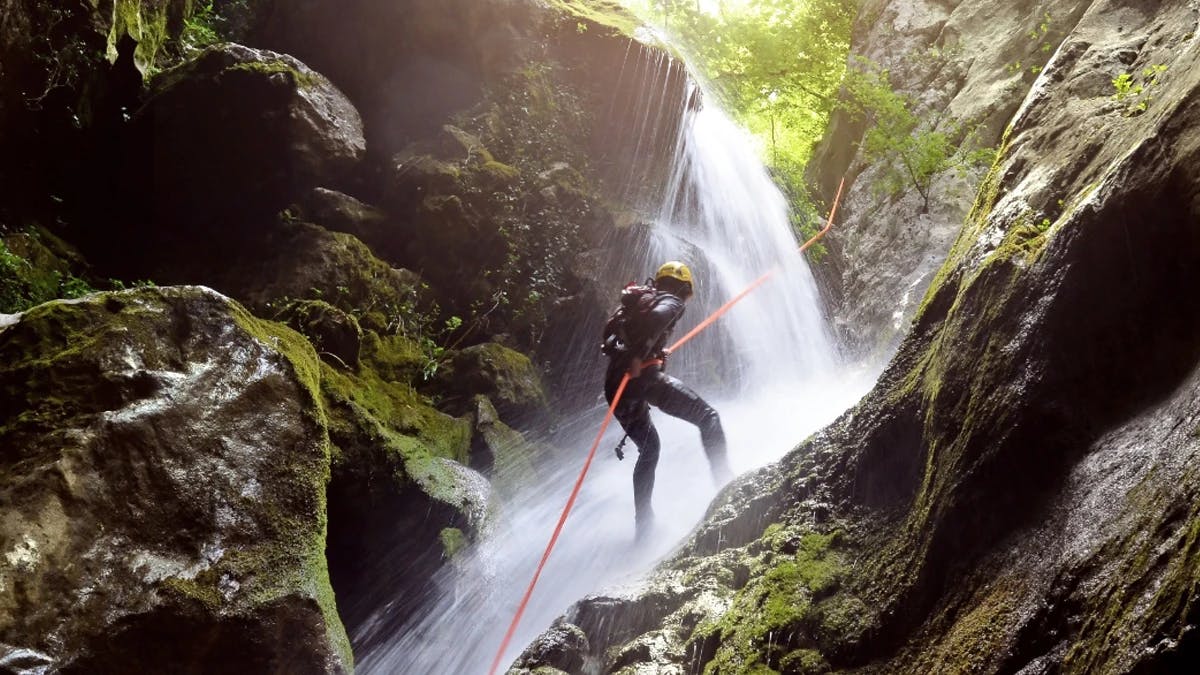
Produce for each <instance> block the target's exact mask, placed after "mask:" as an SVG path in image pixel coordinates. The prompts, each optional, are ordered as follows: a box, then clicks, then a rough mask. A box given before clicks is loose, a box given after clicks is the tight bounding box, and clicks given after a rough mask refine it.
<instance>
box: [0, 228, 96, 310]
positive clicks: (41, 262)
mask: <svg viewBox="0 0 1200 675" xmlns="http://www.w3.org/2000/svg"><path fill="white" fill-rule="evenodd" d="M86 273H87V268H86V265H85V264H84V262H83V259H82V257H80V255H79V254H78V253H77V252H76V251H75V250H74V249H73V248H71V247H70V246H69V245H68V244H66V243H65V242H63V241H62V240H60V239H58V238H57V237H55V236H54V235H52V234H50V233H49V232H47V231H45V230H42V229H35V230H33V231H30V232H17V233H14V234H9V235H5V236H4V237H0V313H11V312H19V311H21V310H25V309H28V308H30V307H33V306H34V305H37V304H40V303H43V302H46V301H48V300H53V299H55V298H66V297H75V296H76V295H80V294H82V291H90V290H91V288H90V287H89V286H88V285H87V283H86V282H84V281H83V280H82V279H81V278H80V276H76V275H85V274H86Z"/></svg>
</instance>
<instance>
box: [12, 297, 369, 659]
mask: <svg viewBox="0 0 1200 675" xmlns="http://www.w3.org/2000/svg"><path fill="white" fill-rule="evenodd" d="M318 364H319V361H318V360H317V358H316V355H315V354H314V353H313V351H312V348H311V347H309V346H308V344H307V343H306V342H305V341H304V340H303V338H301V337H300V336H299V335H298V334H296V333H294V332H292V331H290V330H288V329H287V328H284V327H283V326H280V325H278V324H272V323H267V322H262V321H259V320H257V319H255V318H253V317H251V316H250V315H249V314H248V313H246V311H245V310H243V309H242V308H241V307H240V306H238V305H237V304H235V303H233V302H232V301H230V300H228V299H227V298H225V297H223V296H221V295H219V294H217V293H215V292H213V291H211V290H208V289H204V288H195V287H192V288H163V289H142V290H137V291H127V292H121V293H106V294H100V295H93V296H88V297H86V298H84V299H81V300H76V301H56V302H51V303H48V304H44V305H40V306H38V307H36V308H34V309H31V310H29V311H28V312H26V313H24V314H22V315H19V316H17V317H15V318H13V319H11V322H6V325H5V326H4V327H3V328H0V409H3V410H4V411H5V415H4V417H3V426H0V472H2V475H3V480H2V481H0V495H2V497H0V541H3V542H4V544H3V546H4V551H3V553H4V555H3V556H0V661H2V662H4V663H11V662H14V661H13V659H18V660H20V662H22V663H28V664H29V667H30V668H33V669H34V670H37V669H38V668H43V667H45V668H49V669H51V670H62V671H63V672H130V671H137V672H170V671H179V670H189V671H194V672H218V671H224V670H229V669H231V668H237V669H250V670H254V671H255V672H265V673H284V672H289V673H293V672H300V673H330V672H350V671H351V670H352V665H351V655H350V651H349V643H348V641H347V639H346V633H345V631H344V630H343V628H342V624H341V621H340V620H339V618H338V614H337V611H336V609H335V606H334V598H333V592H332V589H331V587H330V583H329V577H328V572H327V569H326V563H325V555H324V551H325V526H326V521H325V483H326V481H327V480H328V477H329V465H330V446H329V440H328V437H327V435H326V431H325V426H324V424H325V422H324V414H323V412H322V409H321V406H320V400H319V398H318V396H319V390H318V387H319V384H318V377H319V374H318ZM266 411H269V413H268V412H266Z"/></svg>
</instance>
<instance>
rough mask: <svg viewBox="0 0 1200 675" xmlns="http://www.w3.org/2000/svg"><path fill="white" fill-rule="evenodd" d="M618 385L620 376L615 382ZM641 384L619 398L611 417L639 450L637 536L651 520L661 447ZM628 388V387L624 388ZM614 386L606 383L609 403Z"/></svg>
mask: <svg viewBox="0 0 1200 675" xmlns="http://www.w3.org/2000/svg"><path fill="white" fill-rule="evenodd" d="M617 383H618V384H619V379H618V381H617ZM639 390H640V387H637V388H633V391H632V392H630V393H627V394H625V395H623V396H622V397H621V401H620V403H618V404H617V409H616V411H614V416H615V417H616V418H617V422H618V423H620V425H621V428H622V429H624V430H625V433H627V434H629V438H630V440H632V441H633V443H634V445H636V446H637V449H638V458H637V464H635V465H634V467H633V506H634V520H635V524H636V526H637V533H638V537H639V538H640V537H642V536H645V535H646V534H647V533H648V532H649V530H650V524H651V523H652V522H653V521H654V509H653V507H652V506H651V495H652V494H653V492H654V470H655V468H656V467H657V466H658V453H659V448H660V446H661V444H660V441H659V438H658V430H657V429H655V428H654V423H653V422H651V421H650V406H649V405H647V404H646V401H645V400H644V399H643V398H641V397H640V393H641V392H640V391H639ZM627 391H629V390H627ZM615 392H616V386H615V385H614V386H607V383H606V386H605V392H604V393H605V398H606V399H608V401H609V402H610V403H611V402H612V397H613V395H614V394H615Z"/></svg>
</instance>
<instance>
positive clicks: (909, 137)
mask: <svg viewBox="0 0 1200 675" xmlns="http://www.w3.org/2000/svg"><path fill="white" fill-rule="evenodd" d="M846 91H847V93H848V94H849V96H848V97H847V99H846V102H845V104H844V105H845V107H846V109H847V110H848V111H849V112H850V113H851V114H852V115H855V116H857V117H860V118H865V119H866V121H867V125H868V126H867V131H866V133H865V134H864V136H863V141H862V149H863V153H864V156H865V158H866V159H867V160H868V161H870V162H873V163H876V164H879V165H881V166H882V168H883V174H882V177H881V180H880V182H879V186H880V189H881V191H882V192H883V193H884V194H889V195H894V194H897V193H899V192H901V191H902V190H904V189H906V188H909V187H911V188H913V189H915V190H916V191H917V193H918V194H920V195H921V198H922V200H923V204H922V213H925V212H928V210H929V198H930V188H931V186H932V184H933V180H934V178H936V177H937V176H939V175H941V174H942V173H944V172H946V171H949V170H951V169H959V170H964V171H965V170H967V169H969V168H971V167H974V166H981V165H982V166H986V165H987V164H988V163H990V162H991V160H992V159H993V158H994V157H995V152H994V151H993V150H991V149H988V148H980V147H978V144H977V143H976V142H975V140H974V139H975V134H974V133H973V132H972V131H970V130H968V129H966V128H964V126H963V125H962V124H960V123H958V122H954V121H948V120H946V118H945V116H944V115H945V114H944V112H943V113H939V114H938V115H937V116H928V115H922V114H919V113H918V112H917V110H916V108H917V105H916V102H915V101H914V100H912V99H911V98H910V97H908V96H905V95H904V94H901V93H898V92H896V91H895V90H894V89H892V86H891V84H890V82H889V80H888V71H886V70H882V69H880V68H879V66H877V65H876V64H874V63H871V62H870V61H867V60H865V59H859V60H858V61H857V62H856V67H855V68H852V69H851V70H850V71H848V72H847V74H846Z"/></svg>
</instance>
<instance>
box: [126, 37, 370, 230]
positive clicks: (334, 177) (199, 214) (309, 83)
mask: <svg viewBox="0 0 1200 675" xmlns="http://www.w3.org/2000/svg"><path fill="white" fill-rule="evenodd" d="M133 124H134V125H135V127H136V128H137V129H138V130H139V131H140V133H141V134H142V140H143V142H144V143H145V147H147V148H150V149H151V153H152V157H150V158H148V162H149V166H148V167H144V168H146V169H148V170H149V175H148V176H146V177H145V178H146V181H145V183H144V184H145V185H153V187H154V200H155V207H156V208H155V213H156V215H157V216H158V219H159V221H160V222H164V223H187V224H189V225H193V226H195V227H205V228H211V227H212V225H211V221H212V220H214V219H221V218H228V219H234V220H235V221H236V222H238V223H242V222H245V221H246V218H247V216H250V215H252V214H260V215H262V216H270V215H273V214H274V213H275V212H276V211H279V210H280V209H282V208H284V207H285V206H287V205H288V203H289V202H290V201H291V200H292V199H294V198H295V197H299V196H301V195H303V194H305V193H306V192H307V191H308V190H311V189H312V188H313V187H316V186H318V185H323V186H336V185H338V184H339V181H340V180H342V179H343V178H344V177H345V176H346V175H347V174H348V173H349V172H350V171H351V170H352V169H354V167H355V166H356V165H357V163H358V162H359V160H361V159H362V158H363V156H364V154H365V152H366V141H365V140H364V138H363V127H362V121H361V119H360V118H359V115H358V112H357V110H355V108H354V106H353V105H352V104H351V103H350V101H349V100H348V99H347V98H346V97H345V96H344V95H343V94H342V93H341V92H340V91H339V90H338V89H337V87H335V86H334V85H333V84H332V83H331V82H330V81H329V80H327V79H326V78H325V77H324V76H323V75H321V74H319V73H317V72H315V71H313V70H312V69H310V68H309V67H308V66H306V65H304V64H303V63H301V62H300V61H298V60H296V59H294V58H292V57H291V56H287V55H285V54H277V53H275V52H270V51H266V50H259V49H252V48H249V47H243V46H241V45H237V44H231V43H226V44H221V45H217V46H214V47H210V48H209V49H207V50H205V51H204V52H203V53H201V54H200V55H199V56H197V57H196V58H195V59H193V60H191V61H188V62H187V63H184V64H183V65H181V66H178V67H176V68H173V69H171V70H168V71H166V72H164V73H162V74H160V75H159V76H157V77H156V78H155V79H154V81H153V82H152V85H151V93H150V97H149V99H148V100H147V102H146V104H145V105H144V106H143V107H142V109H141V110H139V111H138V112H137V114H136V115H135V118H134V121H133ZM134 178H135V180H136V179H139V178H142V176H140V175H135V177H134Z"/></svg>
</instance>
